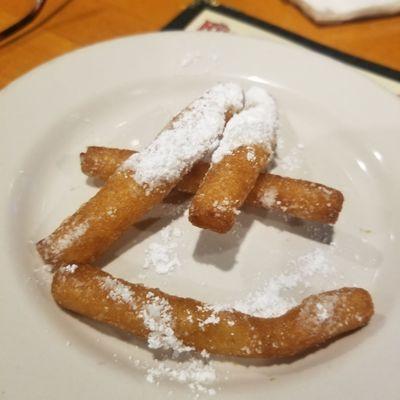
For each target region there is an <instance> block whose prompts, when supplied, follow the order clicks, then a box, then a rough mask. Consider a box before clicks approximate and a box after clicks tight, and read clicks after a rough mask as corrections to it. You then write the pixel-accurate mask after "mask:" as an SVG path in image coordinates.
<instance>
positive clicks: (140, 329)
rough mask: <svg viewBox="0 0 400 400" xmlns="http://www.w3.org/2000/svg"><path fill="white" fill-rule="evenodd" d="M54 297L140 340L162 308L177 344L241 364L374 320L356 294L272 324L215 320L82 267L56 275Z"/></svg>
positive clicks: (345, 293)
mask: <svg viewBox="0 0 400 400" xmlns="http://www.w3.org/2000/svg"><path fill="white" fill-rule="evenodd" d="M52 294H53V297H54V299H55V301H56V302H57V303H58V304H59V305H60V306H62V307H64V308H66V309H68V310H71V311H74V312H76V313H78V314H81V315H84V316H86V317H89V318H92V319H95V320H97V321H101V322H105V323H108V324H110V325H113V326H115V327H117V328H120V329H122V330H124V331H127V332H130V333H132V334H134V335H136V336H138V337H140V338H143V339H147V338H148V336H149V335H150V334H151V333H152V332H153V333H154V331H152V330H151V329H149V325H146V323H145V317H144V316H145V314H146V313H147V312H149V307H150V308H152V309H153V312H152V314H154V308H156V309H157V306H158V309H159V305H160V304H162V305H163V308H164V310H163V312H161V313H160V314H163V315H164V317H168V319H169V321H170V322H169V325H168V327H170V328H172V329H173V332H174V335H175V337H176V338H177V339H178V340H180V341H181V342H182V344H184V345H186V346H190V347H191V348H193V349H195V350H198V351H201V350H206V351H208V352H210V353H213V354H221V355H229V356H240V357H264V358H279V357H290V356H294V355H297V354H300V353H303V352H305V351H306V350H309V349H313V348H315V347H318V346H321V345H323V344H324V343H326V342H327V341H329V340H331V339H333V338H336V337H337V336H339V335H341V334H343V333H345V332H350V331H353V330H354V329H357V328H360V327H362V326H364V325H366V324H367V323H368V321H369V320H370V318H371V316H372V315H373V312H374V310H373V303H372V299H371V296H370V295H369V293H368V292H367V291H366V290H364V289H359V288H342V289H339V290H332V291H330V292H324V293H321V294H318V295H314V296H310V297H307V298H306V299H304V300H303V301H302V302H301V304H300V305H298V306H297V307H294V308H293V309H291V310H290V311H288V312H287V313H286V314H284V315H282V316H280V317H277V318H257V317H252V316H250V315H246V314H243V313H241V312H238V311H220V312H216V311H213V310H212V309H211V308H210V307H209V306H207V305H205V304H204V303H201V302H199V301H196V300H193V299H189V298H182V297H176V296H171V295H168V294H166V293H163V292H162V291H160V290H158V289H148V288H146V287H144V286H142V285H136V284H132V283H129V282H126V281H124V280H122V279H115V278H113V277H112V276H111V275H109V274H107V273H106V272H103V271H101V270H99V269H97V268H94V267H91V266H88V265H86V266H79V267H77V266H67V267H63V268H60V269H59V270H58V271H57V272H56V273H55V275H54V279H53V284H52ZM159 311H160V310H159ZM149 313H150V312H149ZM210 317H211V318H210ZM164 325H165V324H164ZM164 328H165V326H164ZM163 332H166V330H164V331H163ZM163 332H156V333H158V335H162V333H163ZM161 339H162V338H161Z"/></svg>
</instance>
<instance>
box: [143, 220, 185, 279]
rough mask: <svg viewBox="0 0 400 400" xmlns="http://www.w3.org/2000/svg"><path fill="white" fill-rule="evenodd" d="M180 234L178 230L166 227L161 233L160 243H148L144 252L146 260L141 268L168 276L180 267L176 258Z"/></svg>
mask: <svg viewBox="0 0 400 400" xmlns="http://www.w3.org/2000/svg"><path fill="white" fill-rule="evenodd" d="M181 236H182V232H181V230H180V229H178V228H172V227H171V226H166V227H165V228H164V229H163V230H162V231H161V243H159V242H154V243H150V244H149V246H148V248H147V249H146V250H145V253H146V258H145V264H144V266H143V268H151V269H154V271H155V272H156V273H157V274H168V273H171V272H172V271H174V270H175V269H176V268H177V267H179V266H180V265H181V262H180V260H179V258H178V254H177V251H176V249H177V247H178V242H177V241H176V240H177V239H178V238H180V237H181Z"/></svg>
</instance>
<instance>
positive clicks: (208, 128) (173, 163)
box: [122, 83, 243, 190]
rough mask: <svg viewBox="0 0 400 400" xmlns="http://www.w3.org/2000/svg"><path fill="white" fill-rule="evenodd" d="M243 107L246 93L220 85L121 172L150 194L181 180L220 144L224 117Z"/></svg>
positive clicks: (237, 88) (134, 155) (178, 117)
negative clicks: (156, 189) (167, 184)
mask: <svg viewBox="0 0 400 400" xmlns="http://www.w3.org/2000/svg"><path fill="white" fill-rule="evenodd" d="M242 107H243V93H242V90H241V88H240V86H238V85H236V84H233V83H226V84H219V85H216V86H214V87H212V88H211V89H209V90H208V91H206V92H205V93H204V95H203V96H202V97H201V98H199V99H198V100H195V101H194V102H193V103H192V104H191V105H190V106H189V107H188V108H187V109H186V110H184V111H183V112H181V113H180V114H179V115H178V116H177V117H175V118H174V119H173V120H172V122H171V123H170V125H169V126H168V127H167V128H166V129H164V130H163V131H162V132H161V133H160V134H159V135H158V137H157V138H156V139H155V140H154V141H153V142H152V143H151V144H150V145H149V146H148V147H147V148H146V149H145V150H144V151H142V152H140V153H136V154H133V155H132V156H131V157H129V158H128V160H126V161H125V162H124V163H123V165H122V168H123V169H129V170H131V171H135V172H134V178H135V180H136V181H137V182H138V183H139V184H141V185H144V186H145V187H146V188H147V189H148V190H153V189H154V188H156V187H157V186H159V185H160V184H162V183H166V182H168V183H170V182H174V181H176V180H178V179H179V178H180V177H181V176H182V174H183V173H185V172H186V171H188V170H189V169H190V168H191V167H192V166H193V165H194V163H195V162H196V161H199V160H200V159H201V158H203V157H204V156H205V155H206V154H207V153H209V152H210V151H212V150H213V149H214V148H215V147H216V146H217V144H218V140H219V136H220V135H221V134H222V131H223V129H224V127H225V114H226V113H227V112H228V111H233V112H237V111H239V110H240V109H241V108H242Z"/></svg>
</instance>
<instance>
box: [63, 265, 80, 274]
mask: <svg viewBox="0 0 400 400" xmlns="http://www.w3.org/2000/svg"><path fill="white" fill-rule="evenodd" d="M77 268H78V266H77V265H76V264H70V265H66V266H64V267H61V268H60V271H61V272H62V273H63V274H73V273H74V272H75V271H76V269H77Z"/></svg>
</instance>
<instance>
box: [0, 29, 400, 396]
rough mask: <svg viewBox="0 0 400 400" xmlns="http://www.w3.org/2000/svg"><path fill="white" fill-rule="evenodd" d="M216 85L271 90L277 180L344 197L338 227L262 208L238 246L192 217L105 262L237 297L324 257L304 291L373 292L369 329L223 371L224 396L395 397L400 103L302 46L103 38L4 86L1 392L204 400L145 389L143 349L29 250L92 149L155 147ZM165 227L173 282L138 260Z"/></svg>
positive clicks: (71, 194) (249, 219)
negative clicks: (94, 312)
mask: <svg viewBox="0 0 400 400" xmlns="http://www.w3.org/2000/svg"><path fill="white" fill-rule="evenodd" d="M220 80H224V81H226V80H233V81H236V82H239V83H241V84H242V85H243V86H244V87H248V86H249V85H250V84H257V85H260V86H266V87H268V88H269V89H270V90H271V92H272V93H273V95H274V96H275V97H276V99H277V101H278V103H279V107H280V112H281V129H280V134H281V136H282V138H283V141H282V142H283V143H281V147H280V159H278V160H277V167H276V171H277V172H281V173H282V174H286V175H290V176H294V177H303V178H305V179H309V180H315V181H317V182H321V183H325V184H327V185H329V186H332V187H335V188H338V189H340V190H342V191H343V193H344V195H345V198H346V200H345V205H344V209H343V212H342V214H341V216H340V220H339V222H338V223H337V225H336V226H335V228H334V231H333V232H330V231H329V229H326V228H321V227H318V226H314V225H312V224H311V225H310V224H302V225H296V226H293V225H290V224H288V223H285V221H283V220H282V219H281V218H279V217H277V216H269V215H268V213H266V212H262V211H256V210H246V212H243V213H242V214H241V215H240V217H239V222H240V226H239V227H238V228H236V229H235V231H234V232H233V233H230V234H228V235H226V236H218V235H216V234H212V233H208V232H201V231H200V230H199V229H197V228H194V227H193V226H191V225H190V224H189V223H188V222H187V220H186V218H185V217H184V216H180V217H179V218H175V219H171V218H170V219H168V218H161V219H156V220H153V222H152V223H150V222H149V221H147V222H145V223H141V224H140V225H139V227H138V228H137V229H132V231H131V232H130V233H129V235H128V238H127V239H126V240H124V241H123V243H120V244H121V247H119V248H118V249H117V250H116V252H115V254H114V255H113V256H110V257H108V259H106V260H104V261H103V262H104V263H106V262H107V266H106V270H107V271H110V272H112V273H113V274H115V275H117V276H121V277H124V278H127V279H128V280H132V281H140V282H144V283H146V284H147V285H150V286H158V287H161V288H162V289H163V290H165V291H168V292H171V293H175V294H178V295H186V296H191V297H195V298H198V299H202V300H207V301H209V302H214V301H227V300H229V299H233V298H237V297H238V296H240V295H242V294H245V293H247V292H249V291H250V290H252V289H254V288H257V287H258V286H259V285H260V282H263V281H265V280H266V279H268V278H269V277H271V276H274V275H276V274H277V273H279V272H280V271H282V270H284V269H285V268H286V267H287V266H288V265H290V263H291V262H292V261H293V260H294V259H296V258H298V257H299V256H302V255H304V254H307V253H310V252H312V251H314V250H315V249H320V250H321V251H323V252H324V254H325V255H326V257H327V260H328V261H327V262H328V263H330V264H331V265H334V266H335V268H336V274H335V276H334V277H331V278H329V279H317V280H315V281H313V282H312V283H311V285H310V287H309V288H308V289H307V293H308V292H310V293H311V292H318V291H320V290H323V289H327V288H333V287H338V286H344V285H353V284H356V285H359V286H363V287H365V288H367V289H369V290H370V291H371V293H372V295H373V298H374V301H375V305H376V315H375V317H374V318H373V320H372V322H371V324H370V325H369V326H368V327H366V328H365V329H362V330H361V331H359V332H356V333H355V334H353V335H350V336H347V337H345V338H343V339H341V340H339V341H337V342H335V343H333V344H331V345H329V346H328V347H326V348H324V349H321V350H319V351H317V352H314V353H312V354H309V355H308V356H306V357H304V358H300V359H298V360H297V361H294V362H292V363H288V364H272V365H269V364H268V363H267V362H260V361H256V362H251V361H250V362H236V361H232V360H230V361H215V362H214V363H215V365H216V368H217V371H218V376H219V377H220V378H219V381H218V382H217V384H216V385H214V386H215V387H216V388H217V396H218V398H229V399H239V398H240V399H241V398H244V396H246V397H249V398H252V399H265V398H273V399H274V400H280V399H294V398H296V399H307V400H310V399H321V398H324V399H326V400H328V399H329V400H330V399H335V400H336V399H338V398H342V399H355V398H362V399H364V400H372V399H378V398H379V399H380V398H385V399H396V398H398V393H399V391H400V384H399V380H398V371H399V369H400V345H399V343H400V342H399V337H400V296H399V287H400V272H399V270H398V269H399V265H398V262H399V228H398V227H399V225H400V218H399V215H400V213H399V208H398V204H399V200H400V199H399V185H398V177H399V174H400V166H399V161H398V151H399V148H400V137H399V135H400V101H399V100H398V99H397V98H395V97H394V96H392V95H390V94H388V93H387V92H385V91H384V90H382V89H381V88H379V87H378V86H376V85H375V84H374V83H371V82H369V81H368V80H366V79H365V78H364V77H361V76H359V75H356V74H355V73H354V72H351V71H349V70H348V69H347V68H346V67H345V66H343V65H341V64H339V63H337V62H333V61H331V60H329V59H327V58H324V57H320V56H318V55H315V54H313V53H311V52H308V51H306V50H304V51H299V50H294V49H288V48H286V47H285V46H281V45H277V44H273V43H269V42H268V41H261V40H255V39H246V38H240V37H234V36H229V35H225V34H199V33H195V34H193V33H161V34H151V35H145V36H136V37H128V38H123V39H119V40H114V41H110V42H105V43H100V44H98V45H95V46H91V47H88V48H84V49H82V50H79V51H76V52H73V53H71V54H68V55H66V56H64V57H61V58H59V59H57V60H54V61H52V62H50V63H48V64H45V65H43V66H41V67H39V68H37V69H35V70H34V71H32V72H31V73H29V74H27V75H25V76H24V77H22V78H21V79H19V80H17V81H15V82H14V83H12V84H11V85H9V86H8V87H6V88H5V89H3V91H2V92H0V143H1V147H0V149H1V158H0V166H1V168H0V183H1V187H2V191H3V194H2V196H1V199H0V216H1V221H2V228H1V230H0V235H1V237H0V250H1V251H0V255H1V268H2V276H1V280H0V282H1V283H0V286H1V289H0V307H1V329H0V338H1V344H0V346H1V357H0V395H1V396H0V397H1V398H4V399H14V400H17V399H18V400H20V399H28V398H29V399H60V400H61V399H88V398H96V399H97V400H106V399H107V400H109V399H132V398H138V397H139V396H140V398H142V399H161V398H165V397H166V396H167V397H168V396H169V397H170V398H176V399H178V398H191V397H193V394H192V393H191V392H190V391H189V389H188V388H187V386H186V385H180V384H178V383H174V382H169V381H162V382H161V383H160V384H159V386H156V385H154V384H149V383H147V382H146V380H145V372H144V371H143V369H141V368H140V367H139V368H138V367H136V366H135V365H134V362H133V361H132V360H135V359H137V360H140V362H141V363H148V365H151V363H152V362H153V360H152V354H151V353H150V352H149V351H148V350H147V349H146V348H145V346H142V345H141V344H140V342H137V341H135V340H134V339H132V338H130V337H129V336H127V335H124V334H121V333H119V332H116V331H114V330H112V329H108V328H104V327H103V326H101V325H99V324H92V323H88V321H87V320H85V319H78V318H76V317H74V316H72V315H71V314H68V313H65V312H63V311H62V310H60V309H59V308H58V307H57V306H56V305H55V304H54V302H53V301H52V299H51V297H50V294H49V286H48V283H46V277H47V275H46V274H43V273H42V272H41V271H42V262H41V261H40V259H39V257H38V256H37V254H36V252H35V249H34V245H33V243H34V242H36V241H37V240H38V239H40V238H42V237H43V236H44V235H46V234H48V233H49V232H51V231H52V230H53V229H54V228H55V227H56V226H57V225H58V223H59V222H60V221H61V219H62V218H64V217H65V216H67V215H69V214H70V213H72V212H73V211H74V210H75V209H76V208H77V207H78V206H79V205H80V204H81V203H82V202H83V201H85V200H86V199H87V198H88V197H89V196H90V195H92V194H94V193H95V191H96V188H95V187H94V186H93V185H90V184H89V183H90V182H89V183H88V182H87V179H86V178H85V176H83V175H82V173H81V172H80V168H79V157H78V154H79V152H80V151H83V150H84V149H85V147H86V146H87V145H91V144H96V145H106V146H115V147H117V146H121V147H122V146H123V147H129V145H130V143H131V142H132V140H134V139H138V140H140V144H141V146H143V145H145V144H146V143H148V142H149V141H150V140H151V139H152V138H153V137H154V135H155V134H156V133H157V132H158V131H159V130H160V128H162V127H163V126H164V125H165V123H166V122H167V121H168V119H169V118H170V117H171V116H172V115H173V113H174V112H176V111H178V110H179V109H180V108H182V107H183V106H184V105H186V104H187V103H188V102H189V101H190V100H192V99H193V98H195V97H196V96H197V95H198V94H200V93H201V92H202V91H203V90H204V89H206V88H207V87H209V86H210V85H212V84H214V83H215V82H217V81H220ZM299 144H301V145H304V149H301V151H300V150H298V149H299V147H298V145H299ZM300 147H301V146H300ZM296 149H297V150H296ZM285 156H289V159H288V158H287V157H286V161H287V160H289V161H291V163H289V164H290V165H289V167H290V169H288V168H287V167H286V168H284V164H283V163H282V160H283V159H285ZM290 157H291V158H290ZM168 223H171V224H173V226H175V227H178V228H179V229H181V230H182V232H183V233H184V235H183V238H182V239H180V240H181V242H180V245H179V247H178V250H177V251H178V253H179V258H180V260H181V262H182V266H181V267H180V268H178V270H177V271H175V272H174V273H172V274H171V275H170V276H162V275H157V274H155V273H152V272H151V271H148V270H147V271H145V270H143V268H142V265H143V261H144V257H145V249H146V248H147V247H148V245H149V243H151V242H154V241H160V234H159V230H160V228H161V227H163V226H165V225H166V224H168ZM316 230H317V231H318V232H319V236H318V232H317V235H316V233H315V231H316ZM318 237H320V238H325V239H327V241H330V240H331V241H332V242H333V243H334V245H332V244H331V245H329V244H326V243H323V241H321V240H318ZM294 296H296V298H298V299H300V298H301V296H302V295H301V294H300V293H297V294H296V293H294ZM129 356H131V357H129ZM226 376H228V380H225V377H226Z"/></svg>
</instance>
